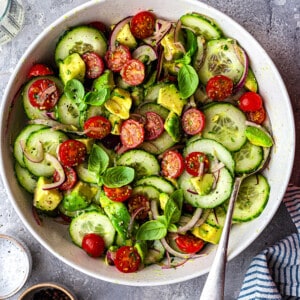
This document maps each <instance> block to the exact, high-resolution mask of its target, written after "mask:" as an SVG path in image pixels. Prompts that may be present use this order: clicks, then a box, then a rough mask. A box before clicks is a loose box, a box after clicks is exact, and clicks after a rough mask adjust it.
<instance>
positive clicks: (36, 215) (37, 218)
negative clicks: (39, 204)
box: [32, 205, 43, 226]
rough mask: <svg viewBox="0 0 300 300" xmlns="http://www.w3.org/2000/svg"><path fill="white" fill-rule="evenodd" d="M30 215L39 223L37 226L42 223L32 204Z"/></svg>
mask: <svg viewBox="0 0 300 300" xmlns="http://www.w3.org/2000/svg"><path fill="white" fill-rule="evenodd" d="M32 215H33V218H34V220H35V221H36V223H37V224H38V225H39V226H42V225H43V223H42V220H41V218H40V216H39V214H38V212H37V209H36V207H35V206H33V205H32Z"/></svg>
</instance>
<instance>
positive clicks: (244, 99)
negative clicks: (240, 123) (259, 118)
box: [238, 92, 263, 112]
mask: <svg viewBox="0 0 300 300" xmlns="http://www.w3.org/2000/svg"><path fill="white" fill-rule="evenodd" d="M262 104H263V101H262V98H261V96H260V95H259V94H257V93H254V92H246V93H244V94H243V95H242V96H241V97H240V99H239V101H238V105H239V108H240V109H241V110H242V111H244V112H251V111H252V112H254V111H257V110H260V109H261V108H262Z"/></svg>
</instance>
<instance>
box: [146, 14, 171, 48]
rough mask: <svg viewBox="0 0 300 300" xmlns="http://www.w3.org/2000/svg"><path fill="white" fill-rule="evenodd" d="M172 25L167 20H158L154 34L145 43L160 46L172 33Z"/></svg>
mask: <svg viewBox="0 0 300 300" xmlns="http://www.w3.org/2000/svg"><path fill="white" fill-rule="evenodd" d="M171 27H172V23H171V22H169V21H166V20H162V19H157V20H156V23H155V30H154V34H153V35H152V36H150V37H148V38H146V39H143V41H144V42H145V43H146V44H148V45H150V46H158V44H159V43H160V41H161V40H162V39H163V38H164V36H165V35H166V34H167V33H168V32H169V31H170V29H171Z"/></svg>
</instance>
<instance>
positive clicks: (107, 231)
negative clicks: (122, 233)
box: [69, 211, 116, 248]
mask: <svg viewBox="0 0 300 300" xmlns="http://www.w3.org/2000/svg"><path fill="white" fill-rule="evenodd" d="M69 232H70V236H71V239H72V241H73V242H74V244H75V245H77V246H79V247H81V245H82V239H83V237H84V236H85V235H86V234H87V233H97V234H99V235H100V236H102V237H103V239H104V242H105V247H106V248H108V247H110V246H111V245H112V243H113V241H114V238H115V232H116V231H115V229H114V227H113V226H112V224H111V222H110V220H109V218H108V217H107V216H106V215H104V214H102V213H101V212H97V211H92V212H84V213H82V214H81V215H79V216H77V217H75V218H74V219H73V220H72V222H71V224H70V227H69Z"/></svg>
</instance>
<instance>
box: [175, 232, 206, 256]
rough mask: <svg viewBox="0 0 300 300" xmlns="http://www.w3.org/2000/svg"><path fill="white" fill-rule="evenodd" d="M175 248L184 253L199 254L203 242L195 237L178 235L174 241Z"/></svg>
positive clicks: (187, 234) (188, 234)
mask: <svg viewBox="0 0 300 300" xmlns="http://www.w3.org/2000/svg"><path fill="white" fill-rule="evenodd" d="M175 242H176V245H177V247H178V248H179V249H180V250H181V251H182V252H185V253H189V254H193V253H197V252H199V251H200V250H201V249H202V248H203V246H204V245H205V242H204V241H203V240H201V239H199V238H197V237H196V236H194V235H192V234H190V233H186V234H179V235H178V236H177V238H176V239H175Z"/></svg>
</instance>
